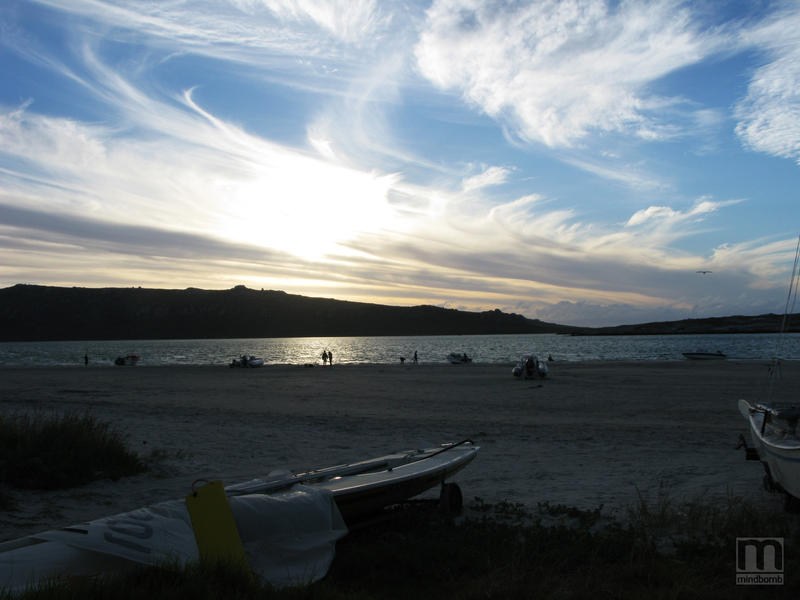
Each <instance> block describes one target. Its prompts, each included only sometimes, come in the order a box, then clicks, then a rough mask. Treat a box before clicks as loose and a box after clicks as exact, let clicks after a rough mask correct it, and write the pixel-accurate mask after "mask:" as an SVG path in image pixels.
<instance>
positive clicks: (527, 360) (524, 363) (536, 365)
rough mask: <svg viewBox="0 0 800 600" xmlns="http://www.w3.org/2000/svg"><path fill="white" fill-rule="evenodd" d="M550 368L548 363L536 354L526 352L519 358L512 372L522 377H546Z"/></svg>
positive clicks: (515, 375)
mask: <svg viewBox="0 0 800 600" xmlns="http://www.w3.org/2000/svg"><path fill="white" fill-rule="evenodd" d="M548 372H549V369H548V367H547V363H546V362H545V361H543V360H539V358H538V357H537V356H536V355H535V354H526V355H525V356H523V357H522V358H520V359H519V363H518V364H517V366H515V367H514V368H513V369H512V370H511V373H512V374H513V375H514V377H521V378H522V379H544V378H545V377H547V373H548Z"/></svg>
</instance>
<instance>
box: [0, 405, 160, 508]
mask: <svg viewBox="0 0 800 600" xmlns="http://www.w3.org/2000/svg"><path fill="white" fill-rule="evenodd" d="M144 470H145V465H144V463H143V462H142V461H141V460H140V459H139V457H138V456H137V455H136V454H135V453H133V452H130V451H129V450H128V449H127V448H126V446H125V444H124V443H123V440H122V436H121V435H120V434H119V433H118V432H117V431H116V430H114V429H113V428H112V427H111V426H110V425H109V424H108V423H104V422H101V421H98V420H97V419H96V418H94V417H93V416H91V415H86V414H84V415H79V414H75V413H67V414H64V415H51V416H46V415H43V414H35V415H33V416H31V415H13V416H3V415H0V487H2V486H8V487H12V488H19V489H38V490H53V489H62V488H69V487H74V486H77V485H82V484H85V483H88V482H90V481H93V480H96V479H106V478H109V479H118V478H120V477H124V476H127V475H133V474H136V473H141V472H143V471H144ZM1 497H2V496H0V498H1Z"/></svg>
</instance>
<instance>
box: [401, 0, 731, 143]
mask: <svg viewBox="0 0 800 600" xmlns="http://www.w3.org/2000/svg"><path fill="white" fill-rule="evenodd" d="M692 16H693V15H692V12H691V10H690V8H689V6H688V5H685V4H683V3H681V2H675V1H671V0H666V1H662V2H647V3H638V2H621V3H616V4H613V5H612V4H611V3H608V2H604V1H602V0H567V1H561V0H550V1H546V2H536V3H531V4H527V3H520V4H515V5H513V7H512V6H506V7H505V10H498V8H497V7H496V6H495V5H493V4H485V3H480V2H474V1H471V0H438V1H436V2H434V3H433V5H432V6H431V8H430V9H429V10H428V12H427V21H426V24H425V28H424V30H423V31H422V34H421V36H420V41H419V43H418V44H417V46H416V48H415V54H416V57H417V61H418V64H419V68H420V71H421V72H422V74H423V75H424V76H425V77H427V78H428V79H430V80H431V81H432V82H433V83H434V84H436V85H438V86H440V87H442V88H444V89H450V90H456V91H458V92H460V93H461V94H462V95H463V97H464V99H465V100H466V101H468V102H470V103H472V104H475V105H476V106H478V107H479V108H480V109H481V110H483V111H484V112H486V114H488V115H490V116H491V117H493V118H496V119H498V120H500V121H503V122H505V123H507V124H508V125H509V126H510V127H511V128H512V129H513V130H514V131H515V132H516V133H517V135H518V136H520V137H521V138H523V139H525V140H528V141H535V142H540V143H543V144H546V145H547V146H552V147H556V146H571V145H573V144H575V143H576V142H578V141H579V140H581V139H582V138H585V137H586V136H587V135H588V134H589V132H590V131H606V132H625V133H629V134H633V135H636V136H640V137H642V138H646V139H659V138H661V137H664V136H666V135H670V134H669V132H668V130H669V129H670V128H671V127H672V126H671V125H669V124H667V123H663V122H661V121H660V120H659V118H658V114H657V112H656V111H654V110H652V109H653V108H657V107H663V106H664V104H665V103H666V104H668V103H669V102H671V100H670V99H669V98H659V97H657V96H654V95H653V94H652V93H651V92H650V91H649V90H648V89H647V87H648V85H649V84H650V83H651V82H653V81H655V80H657V79H659V78H660V77H662V76H664V75H666V74H668V73H671V72H673V71H676V70H678V69H680V68H682V67H685V66H687V65H692V64H695V63H697V62H698V61H700V60H701V59H703V58H704V57H707V56H709V55H710V54H713V53H714V52H716V51H718V50H719V49H721V48H722V47H724V46H725V45H727V44H728V43H729V41H728V39H727V37H726V36H725V35H724V33H723V32H721V31H703V30H702V29H701V27H700V26H699V25H698V24H697V22H696V21H695V20H694V19H693V18H692ZM673 101H677V100H673Z"/></svg>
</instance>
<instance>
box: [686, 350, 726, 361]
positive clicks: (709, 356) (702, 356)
mask: <svg viewBox="0 0 800 600" xmlns="http://www.w3.org/2000/svg"><path fill="white" fill-rule="evenodd" d="M682 354H683V356H684V357H685V358H688V359H689V360H723V359H725V358H728V356H727V355H726V354H723V353H722V352H719V351H717V352H703V351H701V350H700V351H697V352H683V353H682Z"/></svg>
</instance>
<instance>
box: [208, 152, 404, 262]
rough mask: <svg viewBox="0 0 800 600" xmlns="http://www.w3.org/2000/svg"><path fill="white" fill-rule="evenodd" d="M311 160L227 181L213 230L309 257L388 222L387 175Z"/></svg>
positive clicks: (389, 178)
mask: <svg viewBox="0 0 800 600" xmlns="http://www.w3.org/2000/svg"><path fill="white" fill-rule="evenodd" d="M312 164H313V168H311V169H303V170H299V169H288V170H282V171H281V170H271V172H270V173H269V174H268V176H261V177H256V178H251V179H248V180H246V181H239V182H236V183H235V184H233V185H231V184H230V183H229V185H227V186H226V187H227V193H226V196H227V201H226V202H225V203H224V205H222V206H221V207H220V208H221V209H222V210H221V213H222V215H223V216H222V217H221V218H220V219H219V223H218V233H220V234H221V235H223V236H224V237H225V238H228V239H230V240H232V241H235V242H238V243H246V244H253V245H257V246H262V247H265V248H270V249H274V250H279V251H284V252H288V253H290V254H293V255H295V256H298V257H301V258H306V259H313V258H318V257H321V256H324V255H326V254H328V253H331V252H336V251H341V246H339V244H341V243H342V242H346V241H347V240H350V239H353V238H354V237H356V236H357V235H358V234H359V233H363V232H376V231H380V230H381V229H383V228H384V227H386V226H388V225H389V224H390V223H391V222H392V219H393V214H392V209H391V207H390V206H389V204H388V202H387V193H388V191H389V189H390V188H391V185H392V182H393V177H392V176H378V175H375V174H372V173H364V172H359V171H354V170H352V169H347V168H344V167H339V166H331V165H327V164H324V163H319V162H313V163H312ZM306 166H308V165H306Z"/></svg>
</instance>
